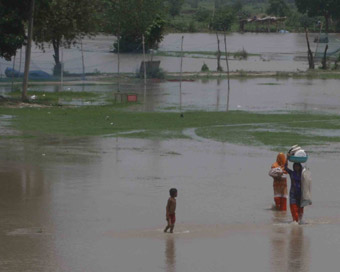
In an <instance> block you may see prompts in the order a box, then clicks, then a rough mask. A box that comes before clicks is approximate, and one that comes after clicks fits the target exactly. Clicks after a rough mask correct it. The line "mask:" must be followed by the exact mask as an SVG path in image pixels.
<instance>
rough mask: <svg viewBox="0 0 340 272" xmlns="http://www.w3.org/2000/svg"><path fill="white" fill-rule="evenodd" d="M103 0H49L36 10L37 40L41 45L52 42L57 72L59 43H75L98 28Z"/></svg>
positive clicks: (41, 46)
mask: <svg viewBox="0 0 340 272" xmlns="http://www.w3.org/2000/svg"><path fill="white" fill-rule="evenodd" d="M100 4H101V1H100V0H77V1H69V0H47V1H44V2H43V3H41V5H40V6H39V8H37V10H36V15H35V21H34V25H35V28H34V41H35V43H36V44H37V45H38V46H39V47H40V48H42V49H44V47H45V46H46V43H47V44H49V45H52V46H53V50H54V56H53V57H54V61H55V67H54V71H53V72H54V74H59V73H60V68H61V63H60V54H59V51H60V47H61V46H64V47H70V46H71V45H75V44H76V43H77V42H78V41H79V39H81V38H83V37H84V36H91V35H94V34H95V33H96V32H97V29H98V28H97V26H98V24H99V16H98V12H99V11H100V8H101V5H100Z"/></svg>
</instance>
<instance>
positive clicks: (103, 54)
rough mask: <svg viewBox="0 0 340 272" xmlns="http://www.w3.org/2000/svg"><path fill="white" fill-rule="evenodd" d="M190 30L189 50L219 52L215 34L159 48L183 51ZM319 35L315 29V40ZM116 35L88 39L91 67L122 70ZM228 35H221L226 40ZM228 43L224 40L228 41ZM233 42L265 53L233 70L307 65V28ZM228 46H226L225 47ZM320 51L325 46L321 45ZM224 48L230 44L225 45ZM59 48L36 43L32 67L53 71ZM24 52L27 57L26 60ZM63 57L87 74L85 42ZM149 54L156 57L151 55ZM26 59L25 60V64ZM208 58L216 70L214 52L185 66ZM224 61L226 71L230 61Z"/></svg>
mask: <svg viewBox="0 0 340 272" xmlns="http://www.w3.org/2000/svg"><path fill="white" fill-rule="evenodd" d="M182 35H184V46H183V50H184V51H210V52H215V51H217V40H216V35H215V34H209V33H194V34H169V35H166V36H165V38H164V41H163V42H162V43H161V44H160V48H159V51H165V52H167V51H180V50H181V37H182ZM315 36H316V34H311V37H310V38H311V41H312V40H313V39H314V37H315ZM330 36H331V40H332V41H333V40H334V45H332V44H329V46H330V49H329V52H331V51H332V52H333V51H335V50H337V49H338V48H337V46H338V44H339V43H338V41H339V40H340V38H339V35H338V34H330ZM114 40H115V38H114V37H113V36H102V35H99V36H97V37H95V38H94V39H84V40H83V48H84V66H85V72H87V73H92V72H98V73H99V72H101V73H116V72H117V71H118V68H117V67H118V56H117V55H116V54H113V53H111V52H110V51H111V50H112V44H113V42H114ZM222 41H223V37H222V35H221V42H222ZM222 45H223V44H222ZM227 45H228V50H229V51H230V52H236V51H239V50H242V49H245V50H246V51H247V52H248V53H251V54H260V55H261V56H256V57H249V58H248V60H242V61H239V60H234V59H233V58H231V59H230V69H231V70H232V71H237V70H244V71H258V72H260V71H263V72H265V71H292V72H296V71H297V70H303V71H304V70H306V69H307V68H308V62H307V58H306V52H307V49H306V41H305V36H304V34H303V33H288V34H278V33H271V34H268V33H258V34H255V33H245V34H238V33H232V34H229V35H228V36H227ZM311 47H312V50H313V51H315V49H316V47H317V44H316V43H311ZM222 48H224V45H223V46H222ZM318 48H319V50H321V49H322V45H320V46H319V47H318ZM223 50H224V49H223ZM53 54H54V53H53V49H52V48H49V47H46V49H45V51H44V52H43V51H42V50H40V49H38V48H34V49H33V52H32V61H31V70H43V71H46V72H48V73H51V71H52V69H53V65H54V63H53ZM20 55H21V56H22V57H21V59H22V61H20ZM63 56H64V57H63V62H64V67H65V71H67V72H71V73H79V74H81V73H82V67H83V66H82V54H81V51H80V48H79V46H76V47H72V48H70V49H64V50H63ZM148 58H151V56H150V55H149V56H148ZM23 59H24V58H23V53H20V52H18V53H17V58H16V64H15V68H16V69H17V70H21V71H23V64H22V62H23ZM153 59H154V60H160V61H161V68H162V69H164V70H165V71H167V72H179V71H180V58H178V57H161V56H154V57H153ZM142 60H143V56H142V55H140V54H122V55H121V63H120V71H121V72H126V73H134V72H136V70H138V69H139V67H140V64H141V61H142ZM20 63H21V64H20ZM204 63H206V64H207V65H208V67H209V68H210V70H212V71H215V70H216V67H217V64H216V60H214V59H211V56H206V57H204V56H203V58H195V57H186V58H185V59H184V63H183V71H186V72H198V71H200V70H201V67H202V65H203V64H204ZM222 66H223V68H224V70H226V65H225V61H222ZM6 67H12V62H7V61H5V60H4V59H0V75H3V74H4V71H5V69H6Z"/></svg>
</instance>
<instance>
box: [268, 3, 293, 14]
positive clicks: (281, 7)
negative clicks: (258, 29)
mask: <svg viewBox="0 0 340 272" xmlns="http://www.w3.org/2000/svg"><path fill="white" fill-rule="evenodd" d="M289 12H290V9H289V7H288V5H287V4H286V2H285V1H284V0H269V7H268V9H267V13H268V14H269V15H275V16H279V17H284V16H287V15H288V14H289Z"/></svg>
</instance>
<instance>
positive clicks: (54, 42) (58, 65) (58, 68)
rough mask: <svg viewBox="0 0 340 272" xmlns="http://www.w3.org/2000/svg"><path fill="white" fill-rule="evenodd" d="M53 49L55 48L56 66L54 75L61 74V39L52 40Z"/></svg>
mask: <svg viewBox="0 0 340 272" xmlns="http://www.w3.org/2000/svg"><path fill="white" fill-rule="evenodd" d="M52 45H53V50H54V55H53V58H54V62H55V64H54V68H53V75H55V76H59V75H60V73H61V63H60V54H59V49H60V40H52Z"/></svg>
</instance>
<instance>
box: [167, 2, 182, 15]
mask: <svg viewBox="0 0 340 272" xmlns="http://www.w3.org/2000/svg"><path fill="white" fill-rule="evenodd" d="M167 2H168V5H169V13H170V15H171V16H176V15H179V13H180V12H181V9H182V5H183V4H184V0H168V1H167Z"/></svg>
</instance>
